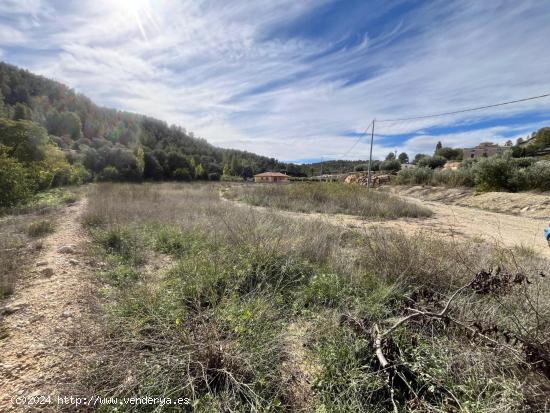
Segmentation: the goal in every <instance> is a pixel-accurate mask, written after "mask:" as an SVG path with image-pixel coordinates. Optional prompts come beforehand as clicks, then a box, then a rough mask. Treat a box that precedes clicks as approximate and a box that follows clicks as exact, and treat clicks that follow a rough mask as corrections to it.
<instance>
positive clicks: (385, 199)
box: [228, 182, 432, 219]
mask: <svg viewBox="0 0 550 413" xmlns="http://www.w3.org/2000/svg"><path fill="white" fill-rule="evenodd" d="M228 195H229V196H230V197H233V198H237V199H239V200H242V201H244V202H246V203H248V204H251V205H257V206H269V207H273V208H278V209H285V210H289V211H296V212H322V213H327V214H351V215H357V216H360V217H362V218H376V219H394V218H402V217H411V218H419V217H428V216H431V214H432V212H431V211H430V210H429V209H428V208H426V207H423V206H420V205H417V204H413V203H411V202H407V201H404V200H402V199H400V198H398V197H395V196H392V195H389V194H386V193H382V192H378V191H368V190H367V188H365V187H362V186H358V185H344V184H341V183H334V182H307V183H293V184H289V185H269V184H267V185H244V186H235V187H233V188H231V191H229V194H228Z"/></svg>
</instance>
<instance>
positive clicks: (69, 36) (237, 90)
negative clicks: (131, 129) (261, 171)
mask: <svg viewBox="0 0 550 413" xmlns="http://www.w3.org/2000/svg"><path fill="white" fill-rule="evenodd" d="M319 5H320V2H319V1H313V0H306V1H301V2H295V1H292V0H270V1H268V0H259V1H254V2H222V1H221V0H220V1H210V2H196V1H191V0H185V1H180V2H172V1H169V0H156V1H152V0H135V1H127V0H121V1H120V2H113V1H110V0H98V1H92V0H87V1H81V2H78V4H73V5H67V4H65V5H63V7H62V6H61V3H60V2H54V1H53V0H51V1H49V2H48V1H46V0H25V1H18V2H15V1H11V0H9V1H4V2H3V3H2V4H1V5H0V12H1V13H2V15H3V16H4V15H5V16H11V17H10V19H9V20H8V21H7V22H3V23H1V22H2V20H0V47H6V46H10V45H11V46H13V45H15V44H22V43H24V44H25V46H26V47H27V48H29V50H26V51H23V50H22V51H21V55H19V54H18V53H17V52H16V53H15V54H12V55H10V54H6V55H5V58H6V59H8V60H9V61H12V62H13V63H18V62H23V63H26V66H27V67H28V68H29V69H31V70H34V71H37V72H39V73H41V74H44V75H47V76H50V77H54V78H55V79H57V80H59V81H62V82H64V83H67V84H69V85H70V86H71V87H74V88H76V89H78V90H79V91H82V92H84V93H86V94H87V95H89V96H90V97H91V98H92V99H94V100H95V101H96V102H97V103H100V104H104V105H108V106H115V107H117V108H120V109H124V110H130V111H135V112H141V113H145V114H148V115H152V116H155V117H158V118H161V119H165V120H167V121H169V122H173V123H177V124H179V125H182V126H185V127H186V128H187V129H189V130H193V131H195V132H196V134H197V135H200V136H203V137H205V138H206V139H208V140H209V141H211V142H212V143H215V144H217V145H220V146H224V147H237V148H240V149H246V150H249V151H254V152H258V153H261V154H264V155H269V156H274V157H278V158H280V159H283V160H288V159H305V158H315V157H320V156H324V157H326V158H328V157H332V158H336V157H339V156H341V155H342V154H344V153H345V152H346V150H347V149H348V148H349V146H350V145H351V144H352V143H353V142H354V140H353V139H350V138H349V137H343V136H342V133H343V132H344V131H350V130H355V131H360V130H362V129H364V128H365V127H366V126H367V125H368V123H369V122H370V121H371V119H372V118H375V117H376V118H378V119H384V118H396V117H397V118H401V117H406V116H408V115H411V114H412V115H414V114H419V113H420V114H424V113H433V112H441V111H447V110H452V109H455V108H462V107H468V106H471V105H474V106H477V105H483V104H487V103H493V102H498V101H501V100H507V99H514V98H520V97H524V96H530V95H538V94H541V93H543V92H550V75H549V73H550V71H549V70H548V68H549V67H550V54H548V53H547V44H546V43H547V39H548V38H550V26H549V25H548V24H547V22H548V20H549V19H550V5H549V4H548V3H545V2H515V3H510V2H505V1H494V2H478V1H473V0H472V1H470V2H447V3H437V4H435V3H433V4H432V3H422V4H421V6H419V8H418V9H417V10H415V11H413V12H412V13H411V14H410V15H408V16H405V17H403V18H401V17H400V18H399V20H396V21H395V22H393V24H392V25H390V29H388V30H387V31H385V32H383V33H381V34H378V35H376V36H375V35H374V34H371V33H368V32H367V33H366V34H363V36H362V37H361V38H360V41H359V42H358V44H357V45H356V46H348V47H344V48H341V49H340V50H338V51H335V52H332V53H328V52H327V51H328V50H330V49H331V48H333V47H334V46H335V44H336V42H337V40H339V39H322V38H304V37H288V38H287V37H284V36H277V37H274V36H268V35H267V34H268V33H271V32H275V33H276V32H277V28H278V27H279V26H280V25H281V24H284V23H285V22H289V21H293V20H294V19H296V18H298V17H300V16H303V15H304V13H306V12H307V11H308V10H311V9H312V8H313V7H319ZM26 11H27V12H29V13H31V11H32V16H31V17H22V16H24V13H25V12H26ZM14 16H15V17H14ZM351 29H352V28H350V30H351ZM3 30H4V31H5V32H4V31H3ZM8 30H9V32H8ZM17 33H19V34H17ZM23 33H24V34H23ZM18 36H20V37H18ZM10 42H11V43H10ZM33 48H34V49H36V50H38V51H41V53H37V54H36V57H35V56H34V55H33V50H32V49H33ZM323 52H325V53H324V54H323ZM317 55H319V56H321V57H314V56H317ZM28 62H30V63H28ZM362 71H363V72H368V76H367V77H366V78H365V80H364V81H362V82H356V83H351V84H350V83H349V82H348V81H349V80H350V79H351V78H352V77H353V75H354V74H360V73H361V72H362ZM270 82H273V83H272V85H271V87H268V86H265V85H266V84H267V85H269V83H270ZM262 86H264V88H263V93H256V94H254V93H250V91H251V90H253V89H254V88H258V87H262ZM548 109H550V99H548V100H540V101H532V102H526V103H523V104H519V105H514V106H509V107H503V108H499V109H494V110H487V111H483V112H479V113H469V114H464V115H458V116H454V117H446V118H434V119H426V120H419V121H415V122H399V123H393V124H391V123H385V124H384V123H380V124H379V125H377V132H379V133H382V134H386V135H395V134H404V133H408V132H411V131H416V130H421V129H426V128H429V127H431V126H438V127H444V126H451V125H460V124H464V123H468V122H471V121H480V120H483V119H486V118H494V117H495V116H502V115H517V114H521V113H523V112H526V111H534V110H548ZM549 120H550V119H549ZM529 131H530V130H529ZM505 132H506V134H509V133H510V131H505V130H503V129H499V128H498V127H497V128H485V129H484V130H480V131H471V132H462V133H454V134H451V133H446V134H444V136H438V137H436V136H431V135H429V134H422V135H418V136H416V137H414V138H413V139H409V140H407V141H405V142H402V143H401V144H399V145H398V148H397V149H398V150H403V149H404V150H407V151H410V152H415V151H422V150H426V149H428V147H430V148H431V147H433V144H434V142H433V141H434V139H436V140H442V139H443V140H445V141H448V142H449V144H451V143H453V144H455V143H456V145H457V146H464V145H465V144H466V143H467V144H474V143H476V142H475V141H476V140H477V139H478V138H479V140H485V137H486V136H487V137H488V138H489V137H490V138H491V139H493V140H499V139H501V138H502V139H504V137H503V136H504V135H501V134H503V133H505ZM388 139H389V138H386V139H382V140H380V141H379V144H378V145H377V146H376V147H375V154H377V155H379V156H383V155H385V154H386V153H387V152H388V151H389V150H393V149H394V148H395V144H389V142H392V141H390V140H388ZM367 156H368V144H367V142H365V141H361V142H360V143H359V144H358V145H357V146H356V148H355V149H354V150H353V151H352V152H351V153H350V155H349V156H348V157H356V158H366V157H367Z"/></svg>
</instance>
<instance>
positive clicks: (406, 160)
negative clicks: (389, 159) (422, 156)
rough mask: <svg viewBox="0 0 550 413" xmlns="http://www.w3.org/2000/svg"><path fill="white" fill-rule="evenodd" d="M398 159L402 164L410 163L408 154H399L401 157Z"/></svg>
mask: <svg viewBox="0 0 550 413" xmlns="http://www.w3.org/2000/svg"><path fill="white" fill-rule="evenodd" d="M397 159H398V160H399V162H400V163H401V164H404V163H409V155H407V153H406V152H401V153H400V154H399V156H398V157H397Z"/></svg>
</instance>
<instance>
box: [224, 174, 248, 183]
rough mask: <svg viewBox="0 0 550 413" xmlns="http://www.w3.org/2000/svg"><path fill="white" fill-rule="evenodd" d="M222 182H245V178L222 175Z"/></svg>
mask: <svg viewBox="0 0 550 413" xmlns="http://www.w3.org/2000/svg"><path fill="white" fill-rule="evenodd" d="M220 180H221V181H224V182H243V181H244V178H243V177H242V176H232V175H222V176H221V177H220Z"/></svg>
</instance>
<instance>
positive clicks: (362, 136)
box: [340, 123, 372, 158]
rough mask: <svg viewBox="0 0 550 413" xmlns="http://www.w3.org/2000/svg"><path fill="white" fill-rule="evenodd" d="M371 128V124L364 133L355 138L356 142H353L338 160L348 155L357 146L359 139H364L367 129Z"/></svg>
mask: <svg viewBox="0 0 550 413" xmlns="http://www.w3.org/2000/svg"><path fill="white" fill-rule="evenodd" d="M370 128H372V123H371V124H370V125H369V126H368V127H367V129H365V131H364V132H363V133H362V134H361V135H360V136H359V137H358V138H357V140H356V141H355V142H353V144H352V145H351V147H350V148H349V149H348V150H347V151H346V152H345V153H344V154H343V155H341V156H340V158H343V157H344V156H346V155H347V154H348V153H350V152H351V151H352V150H353V148H355V147H356V146H357V144H358V143H359V141H360V140H361V139H363V138H364V137H365V135H366V134H367V133H368V131H369V129H370Z"/></svg>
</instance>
